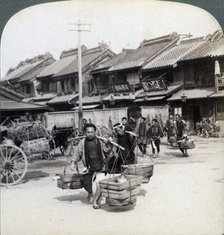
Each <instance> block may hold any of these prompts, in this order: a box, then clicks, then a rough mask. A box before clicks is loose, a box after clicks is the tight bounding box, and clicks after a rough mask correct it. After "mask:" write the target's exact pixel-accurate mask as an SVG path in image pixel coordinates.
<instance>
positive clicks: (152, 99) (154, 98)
mask: <svg viewBox="0 0 224 235" xmlns="http://www.w3.org/2000/svg"><path fill="white" fill-rule="evenodd" d="M165 98H166V96H153V97H145V98H138V99H136V100H135V103H137V102H143V101H155V100H163V99H165Z"/></svg>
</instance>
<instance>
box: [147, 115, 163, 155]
mask: <svg viewBox="0 0 224 235" xmlns="http://www.w3.org/2000/svg"><path fill="white" fill-rule="evenodd" d="M161 137H163V132H162V129H161V127H160V125H159V123H158V120H157V119H153V120H152V124H151V126H150V127H149V129H148V131H147V138H148V139H150V142H151V146H152V153H153V158H156V157H158V156H159V152H160V138H161ZM156 151H157V152H156Z"/></svg>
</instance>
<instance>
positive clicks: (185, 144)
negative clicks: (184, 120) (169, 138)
mask: <svg viewBox="0 0 224 235" xmlns="http://www.w3.org/2000/svg"><path fill="white" fill-rule="evenodd" d="M181 148H183V149H193V148H195V143H194V140H193V139H184V140H182V141H181Z"/></svg>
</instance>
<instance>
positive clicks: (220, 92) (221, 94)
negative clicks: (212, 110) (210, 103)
mask: <svg viewBox="0 0 224 235" xmlns="http://www.w3.org/2000/svg"><path fill="white" fill-rule="evenodd" d="M221 97H224V91H218V92H216V93H213V94H212V95H210V96H209V98H221Z"/></svg>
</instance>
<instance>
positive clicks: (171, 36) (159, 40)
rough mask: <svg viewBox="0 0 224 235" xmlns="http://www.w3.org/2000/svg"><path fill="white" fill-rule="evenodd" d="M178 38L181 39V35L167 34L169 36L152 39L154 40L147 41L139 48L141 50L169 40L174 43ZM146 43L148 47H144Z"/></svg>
mask: <svg viewBox="0 0 224 235" xmlns="http://www.w3.org/2000/svg"><path fill="white" fill-rule="evenodd" d="M177 37H179V35H178V34H177V33H176V32H173V33H171V34H167V35H164V36H160V37H157V38H152V39H148V40H147V39H145V40H143V41H142V42H141V43H140V45H139V47H138V48H141V47H144V46H149V45H152V44H156V43H161V42H164V41H167V40H169V41H172V40H173V39H174V38H177ZM145 43H146V45H144V44H145ZM147 44H148V45H147Z"/></svg>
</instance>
